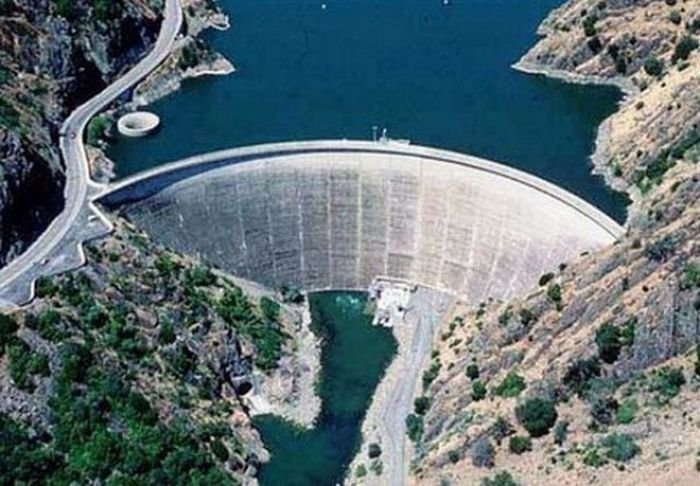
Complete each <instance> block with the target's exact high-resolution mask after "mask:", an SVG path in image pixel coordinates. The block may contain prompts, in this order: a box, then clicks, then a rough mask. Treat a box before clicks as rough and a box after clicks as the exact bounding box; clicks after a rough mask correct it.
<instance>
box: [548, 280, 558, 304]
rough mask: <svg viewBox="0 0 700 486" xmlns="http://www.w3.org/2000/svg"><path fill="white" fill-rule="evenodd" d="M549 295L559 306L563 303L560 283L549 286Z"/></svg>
mask: <svg viewBox="0 0 700 486" xmlns="http://www.w3.org/2000/svg"><path fill="white" fill-rule="evenodd" d="M547 297H548V298H549V300H551V301H552V302H554V303H555V304H557V306H559V304H561V286H560V285H559V284H553V285H550V286H549V287H547Z"/></svg>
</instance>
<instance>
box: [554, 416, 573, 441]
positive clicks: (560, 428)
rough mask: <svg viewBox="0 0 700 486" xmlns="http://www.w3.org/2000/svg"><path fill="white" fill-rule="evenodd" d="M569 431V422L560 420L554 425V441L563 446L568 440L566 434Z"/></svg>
mask: <svg viewBox="0 0 700 486" xmlns="http://www.w3.org/2000/svg"><path fill="white" fill-rule="evenodd" d="M568 433H569V422H567V421H566V420H560V421H559V422H557V424H556V425H555V426H554V443H555V444H557V445H559V446H561V445H564V442H566V436H567V435H568Z"/></svg>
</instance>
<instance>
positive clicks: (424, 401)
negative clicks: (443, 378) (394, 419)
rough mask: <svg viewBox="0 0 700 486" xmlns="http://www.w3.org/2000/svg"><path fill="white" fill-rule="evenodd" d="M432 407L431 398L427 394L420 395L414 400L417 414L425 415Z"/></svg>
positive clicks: (414, 408) (414, 409)
mask: <svg viewBox="0 0 700 486" xmlns="http://www.w3.org/2000/svg"><path fill="white" fill-rule="evenodd" d="M429 408H430V398H428V397H426V396H422V397H418V398H416V399H415V400H414V401H413V411H414V412H415V413H416V415H425V413H426V412H427V411H428V409H429Z"/></svg>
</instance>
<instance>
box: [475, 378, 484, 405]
mask: <svg viewBox="0 0 700 486" xmlns="http://www.w3.org/2000/svg"><path fill="white" fill-rule="evenodd" d="M484 398H486V385H484V384H483V383H482V382H480V381H478V380H477V381H475V382H474V383H472V400H474V401H475V402H478V401H479V400H483V399H484Z"/></svg>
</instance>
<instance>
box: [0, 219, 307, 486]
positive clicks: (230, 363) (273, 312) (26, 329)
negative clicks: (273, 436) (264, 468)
mask: <svg viewBox="0 0 700 486" xmlns="http://www.w3.org/2000/svg"><path fill="white" fill-rule="evenodd" d="M87 254H88V264H87V265H86V267H85V268H83V269H81V270H79V271H76V272H73V273H71V274H68V275H65V276H62V277H59V278H56V279H54V280H48V279H44V280H41V281H40V282H38V286H37V294H38V298H37V299H36V300H35V301H34V302H33V303H32V304H31V305H30V306H29V307H28V308H26V309H23V310H22V311H19V312H18V313H15V314H12V315H0V356H2V357H1V358H0V397H1V398H0V437H2V440H0V451H1V452H2V453H0V471H2V474H1V475H2V480H3V481H2V482H3V483H8V482H9V484H13V483H14V484H17V483H20V482H21V483H32V484H43V483H49V482H50V483H55V482H59V483H67V482H74V483H76V484H88V483H90V484H92V483H94V484H104V483H106V484H236V483H240V482H249V481H253V478H254V475H255V472H256V467H257V465H258V464H259V461H261V460H265V459H266V455H267V453H266V452H265V450H264V449H263V445H262V443H261V441H260V439H259V437H258V435H257V433H256V432H255V431H254V430H253V429H252V427H251V424H250V420H249V418H248V415H247V408H246V407H245V406H244V404H243V402H242V398H241V397H243V396H246V395H248V394H250V393H251V392H252V391H251V387H252V386H253V385H254V382H255V381H256V380H255V377H256V376H262V377H263V378H264V377H271V378H272V377H274V375H275V374H276V373H278V372H279V371H280V370H279V367H280V364H281V363H282V361H283V359H287V358H286V356H287V355H288V354H289V353H290V352H291V348H292V347H293V346H295V344H294V343H293V340H291V339H290V337H289V335H290V334H291V333H292V332H293V330H294V327H293V326H296V325H297V324H298V322H297V319H298V317H299V316H298V314H297V313H296V311H294V310H293V309H292V310H290V308H289V306H286V305H283V304H280V303H278V302H277V301H275V300H274V299H272V298H270V297H267V296H263V297H261V298H260V299H257V298H255V299H254V300H253V299H252V298H251V296H250V295H251V294H249V293H248V292H247V291H244V290H242V289H241V287H239V286H237V285H236V283H234V282H233V281H231V280H229V279H228V278H227V277H226V276H223V275H219V274H215V273H213V272H212V271H211V270H209V269H208V268H206V267H202V266H200V265H198V264H197V263H196V262H194V261H192V260H190V259H186V258H184V257H181V256H179V255H176V254H174V253H171V252H168V251H166V250H164V249H162V248H159V247H156V246H154V245H152V244H151V243H150V242H149V240H148V239H147V237H146V236H145V235H143V234H140V233H137V232H135V231H133V230H132V229H131V228H130V227H128V226H127V225H125V224H123V223H119V225H118V228H117V231H116V233H115V234H114V235H113V236H111V237H109V238H107V239H105V240H101V241H99V242H96V243H94V244H92V245H90V246H89V247H88V248H87Z"/></svg>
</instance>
